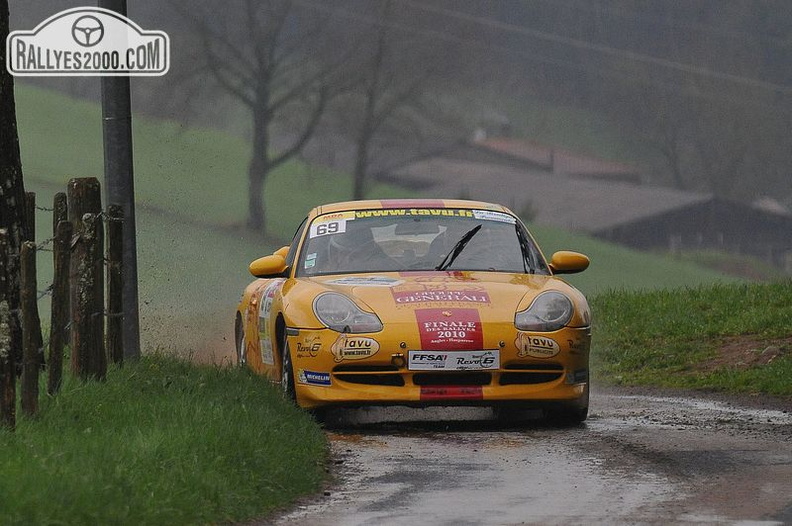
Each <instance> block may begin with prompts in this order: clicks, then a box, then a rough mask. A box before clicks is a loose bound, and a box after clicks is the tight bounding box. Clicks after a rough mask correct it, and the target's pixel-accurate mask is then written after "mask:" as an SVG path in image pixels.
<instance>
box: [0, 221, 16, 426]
mask: <svg viewBox="0 0 792 526" xmlns="http://www.w3.org/2000/svg"><path fill="white" fill-rule="evenodd" d="M7 272H8V231H7V230H6V229H4V228H2V229H0V386H2V392H0V425H3V426H5V427H7V428H9V429H12V430H13V429H14V427H15V426H16V364H15V363H14V351H13V349H11V341H12V340H11V331H12V325H11V324H12V322H11V316H12V314H11V307H10V304H9V302H8V274H7Z"/></svg>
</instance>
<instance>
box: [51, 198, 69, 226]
mask: <svg viewBox="0 0 792 526" xmlns="http://www.w3.org/2000/svg"><path fill="white" fill-rule="evenodd" d="M68 220H69V207H68V204H67V201H66V193H64V192H58V193H57V194H55V197H54V198H53V199H52V235H56V234H57V233H58V224H59V223H60V222H61V221H68Z"/></svg>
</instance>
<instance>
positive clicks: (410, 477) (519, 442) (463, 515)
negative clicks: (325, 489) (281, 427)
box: [278, 415, 681, 526]
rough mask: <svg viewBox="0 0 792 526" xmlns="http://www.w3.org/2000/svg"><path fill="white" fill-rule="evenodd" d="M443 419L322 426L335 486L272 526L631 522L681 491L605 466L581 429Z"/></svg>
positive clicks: (650, 475) (656, 479)
mask: <svg viewBox="0 0 792 526" xmlns="http://www.w3.org/2000/svg"><path fill="white" fill-rule="evenodd" d="M369 416H371V415H369ZM390 416H392V415H390ZM446 416H447V415H446ZM389 419H390V417H389V418H388V419H386V420H389ZM447 425H449V423H448V422H447V421H443V422H440V423H437V422H433V423H431V422H430V423H429V424H428V425H425V426H424V425H420V424H417V423H416V422H414V421H412V420H411V421H410V422H409V424H408V425H407V427H406V428H405V427H404V426H396V425H392V424H390V423H388V424H384V428H383V427H379V426H377V425H372V426H369V427H366V428H365V429H363V430H359V431H349V430H346V429H344V430H340V431H332V432H330V433H329V434H328V436H329V437H330V439H331V443H332V449H333V456H334V458H336V459H338V460H337V462H340V463H341V467H340V470H339V475H340V478H341V479H342V480H343V481H344V482H343V485H342V486H341V487H339V488H337V489H336V490H334V491H331V493H330V495H329V496H327V497H325V498H323V499H322V500H321V501H320V502H317V503H314V504H310V505H306V506H303V507H301V508H298V509H297V510H295V511H293V512H292V513H290V514H289V515H286V516H284V517H282V518H281V519H280V520H279V521H278V524H301V525H303V524H306V525H317V526H322V525H336V524H344V525H364V524H366V525H367V524H393V525H399V524H405V525H410V526H412V525H414V524H416V523H419V524H433V525H460V524H463V525H464V524H497V525H501V524H568V523H580V521H581V519H585V520H586V522H588V523H595V524H596V523H602V524H604V523H611V522H613V520H614V519H620V520H622V522H623V523H633V522H641V521H640V520H639V519H640V517H642V516H643V511H642V510H644V509H646V508H647V507H652V506H657V505H662V504H663V503H665V502H671V501H673V500H674V499H676V498H679V497H680V496H681V493H680V492H679V489H678V488H675V487H674V486H673V484H672V483H671V482H670V481H669V480H668V479H667V478H665V477H664V476H662V475H658V474H653V473H642V472H640V470H633V471H632V472H629V473H628V472H625V471H624V470H622V469H618V470H614V469H611V468H610V466H609V465H608V464H607V462H605V461H604V460H603V459H601V458H597V457H595V456H591V455H589V454H586V453H584V452H583V451H582V450H581V449H580V448H579V447H578V445H579V442H580V441H581V440H584V439H585V437H586V435H587V434H588V433H589V431H588V430H587V429H586V428H585V427H582V428H574V429H558V428H553V427H549V426H546V425H543V424H529V425H528V426H527V429H525V430H519V431H516V430H497V429H492V428H491V427H489V426H491V423H488V421H487V420H480V421H479V424H478V429H476V426H475V425H473V424H471V423H470V422H469V421H468V422H467V425H466V426H464V428H463V429H464V430H463V431H453V432H445V431H442V429H444V428H445V427H446V426H447ZM452 427H453V426H452Z"/></svg>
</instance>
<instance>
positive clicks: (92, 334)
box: [72, 214, 107, 380]
mask: <svg viewBox="0 0 792 526" xmlns="http://www.w3.org/2000/svg"><path fill="white" fill-rule="evenodd" d="M98 223H99V218H98V217H97V216H96V215H95V214H85V215H84V216H83V220H82V221H81V222H80V226H79V227H78V230H79V232H80V238H79V239H78V241H77V243H76V245H75V251H74V257H73V260H72V262H73V263H75V264H76V266H77V279H76V282H75V283H74V285H75V290H76V295H77V302H76V303H75V304H74V305H73V307H74V308H73V310H72V342H73V347H72V366H73V368H74V370H75V374H77V375H78V376H80V378H82V379H83V380H87V379H88V378H97V379H104V377H105V372H106V370H107V360H106V358H105V355H104V345H103V342H102V332H101V329H102V327H103V325H104V323H103V322H104V316H103V315H102V314H103V313H102V304H101V303H100V304H99V305H98V307H97V304H96V296H97V294H96V289H97V287H98V283H97V281H99V280H101V279H102V273H101V272H99V274H98V275H97V272H96V268H97V265H96V260H97V255H99V257H100V259H101V252H99V251H98V245H97V239H96V237H97V224H98ZM97 253H98V254H97ZM97 333H98V335H99V338H97ZM97 341H99V345H97Z"/></svg>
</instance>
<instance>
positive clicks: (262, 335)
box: [259, 278, 285, 365]
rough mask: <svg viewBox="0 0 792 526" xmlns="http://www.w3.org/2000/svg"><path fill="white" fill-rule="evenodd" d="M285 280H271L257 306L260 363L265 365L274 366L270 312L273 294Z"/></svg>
mask: <svg viewBox="0 0 792 526" xmlns="http://www.w3.org/2000/svg"><path fill="white" fill-rule="evenodd" d="M284 281H285V280H284V279H283V278H278V279H274V280H272V282H271V283H269V284H268V285H267V286H266V288H264V290H263V291H262V293H261V300H260V306H259V349H260V350H261V362H262V363H265V364H267V365H274V364H275V358H274V357H273V355H272V327H271V325H272V320H271V319H270V311H271V310H272V299H273V298H274V297H275V292H277V290H278V288H279V287H280V286H281V284H282V283H283V282H284Z"/></svg>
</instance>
